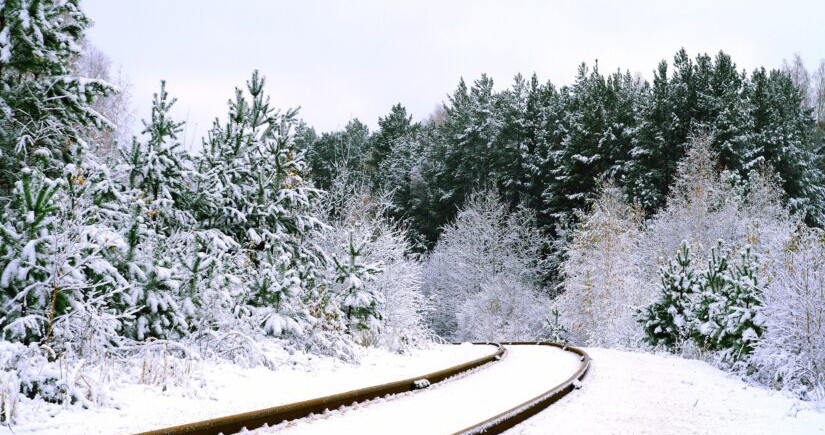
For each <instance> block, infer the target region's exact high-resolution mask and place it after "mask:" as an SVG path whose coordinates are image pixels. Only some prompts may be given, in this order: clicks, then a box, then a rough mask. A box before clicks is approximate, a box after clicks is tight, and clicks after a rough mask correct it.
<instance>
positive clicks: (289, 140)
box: [195, 71, 322, 338]
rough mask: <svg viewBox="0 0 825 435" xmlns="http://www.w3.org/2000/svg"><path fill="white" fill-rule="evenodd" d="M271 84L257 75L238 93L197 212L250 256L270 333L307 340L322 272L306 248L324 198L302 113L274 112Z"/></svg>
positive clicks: (255, 301) (254, 297) (256, 298)
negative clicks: (298, 128) (302, 139)
mask: <svg viewBox="0 0 825 435" xmlns="http://www.w3.org/2000/svg"><path fill="white" fill-rule="evenodd" d="M264 84H265V81H264V79H263V78H262V77H261V76H260V75H259V74H258V72H257V71H256V72H254V73H253V75H252V78H251V79H250V80H249V81H248V82H247V89H246V91H247V92H246V93H245V92H243V91H242V90H240V89H237V90H236V92H235V100H234V101H231V102H230V104H229V114H228V118H227V121H226V123H225V124H224V125H221V123H220V122H219V121H215V124H214V126H213V128H212V130H211V131H210V132H209V136H208V138H207V140H206V141H205V144H204V151H203V153H202V155H201V156H200V158H199V159H198V172H199V176H198V177H199V178H198V185H197V186H196V191H197V192H199V193H200V196H199V197H198V198H197V202H196V206H195V210H196V214H197V216H198V220H199V221H200V222H202V226H203V228H204V229H215V230H219V231H221V232H222V233H224V234H226V235H229V236H231V237H232V239H234V240H235V241H236V242H238V244H239V245H240V246H241V247H242V248H243V249H244V252H245V256H246V258H247V261H248V269H247V272H246V273H245V279H247V280H248V281H247V283H246V284H247V288H248V289H249V294H248V296H247V297H246V301H245V303H246V304H247V306H248V307H249V308H250V315H252V316H253V317H254V318H256V319H258V320H257V321H258V322H259V323H260V325H261V327H262V328H263V330H264V331H265V332H267V333H270V334H273V335H281V334H284V333H291V334H293V336H296V337H299V338H300V336H302V335H303V334H304V331H305V328H306V327H307V322H309V320H310V319H309V318H308V313H307V311H306V310H305V307H304V299H311V298H312V294H311V292H310V290H311V289H312V288H313V287H314V286H315V285H316V283H315V282H314V281H315V280H316V277H317V268H318V267H321V266H322V265H321V263H320V261H321V260H320V259H319V257H318V255H316V253H315V252H314V251H313V250H312V249H309V248H308V247H307V246H305V245H304V242H303V238H304V236H305V235H306V234H307V233H308V232H310V231H312V230H313V229H314V228H316V227H318V226H319V225H320V222H319V221H318V219H317V218H316V217H314V216H313V215H312V214H311V213H310V206H311V204H312V202H313V201H314V198H316V197H317V195H318V191H317V190H315V189H312V188H310V187H309V186H308V185H307V182H306V181H305V180H304V177H305V175H306V173H305V170H306V169H305V164H304V161H303V156H302V155H301V154H299V153H296V150H295V149H294V142H293V128H294V126H295V123H296V121H295V115H296V112H295V111H294V110H290V111H287V112H284V113H281V112H279V111H276V110H275V109H273V108H272V107H271V106H270V103H269V98H268V97H267V96H266V95H265V93H264Z"/></svg>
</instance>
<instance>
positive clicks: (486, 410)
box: [252, 346, 580, 435]
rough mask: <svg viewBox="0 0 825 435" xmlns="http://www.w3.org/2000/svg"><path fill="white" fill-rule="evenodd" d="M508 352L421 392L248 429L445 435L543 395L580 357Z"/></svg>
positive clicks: (547, 351)
mask: <svg viewBox="0 0 825 435" xmlns="http://www.w3.org/2000/svg"><path fill="white" fill-rule="evenodd" d="M507 352H508V353H507V356H506V357H505V358H503V359H502V360H501V361H499V362H496V363H493V364H491V365H489V366H485V367H483V368H481V369H479V370H476V371H473V372H471V373H469V374H466V375H463V376H460V377H459V378H458V379H455V380H450V381H447V382H445V383H441V384H436V385H433V386H431V387H429V388H427V389H425V390H423V391H416V392H412V393H405V394H401V395H396V396H392V397H390V398H384V399H377V400H375V401H372V402H370V403H369V404H367V405H359V406H357V407H354V408H349V409H344V410H336V411H332V412H329V413H326V414H324V415H322V416H314V417H312V418H309V419H302V420H297V421H294V422H287V423H282V424H280V425H278V426H276V427H275V428H264V429H259V430H256V431H252V433H255V434H269V433H277V434H283V435H300V434H327V433H329V434H332V433H340V434H361V435H366V434H389V433H392V434H395V435H401V434H449V433H453V432H456V431H459V430H462V429H465V428H467V427H469V426H472V425H474V424H477V423H480V422H482V421H484V420H486V419H488V418H490V417H493V416H495V415H497V414H500V413H502V412H505V411H507V410H509V409H511V408H513V407H516V406H518V405H521V404H522V403H524V402H526V401H528V400H530V399H532V398H534V397H536V396H538V395H540V394H542V393H544V392H545V391H547V390H549V389H551V388H553V387H555V386H556V385H558V384H560V383H562V382H563V381H565V380H566V379H567V378H568V377H570V375H571V374H573V373H574V372H575V371H576V369H578V367H579V365H580V362H579V358H578V355H575V354H572V353H570V352H566V351H563V350H561V349H559V348H555V347H549V346H507ZM539 380H540V381H539Z"/></svg>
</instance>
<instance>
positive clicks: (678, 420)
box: [507, 349, 825, 435]
mask: <svg viewBox="0 0 825 435" xmlns="http://www.w3.org/2000/svg"><path fill="white" fill-rule="evenodd" d="M586 350H587V352H588V353H589V354H590V356H591V357H592V358H593V363H592V366H591V369H590V372H589V373H588V375H587V377H586V378H585V381H584V386H583V388H582V389H580V390H576V391H574V392H573V393H571V394H570V395H568V396H567V397H565V398H564V399H562V400H561V401H559V402H557V403H556V404H554V405H552V406H551V407H550V408H548V409H546V410H545V411H543V412H541V413H540V414H538V415H536V416H534V417H533V418H531V419H529V420H527V421H526V422H524V423H522V424H520V425H519V426H517V427H515V428H513V429H512V430H510V431H508V432H507V433H508V434H513V435H516V434H522V435H527V434H530V435H532V434H547V433H559V434H573V433H575V434H584V435H591V434H592V435H600V434H605V435H606V434H615V435H623V434H652V435H667V434H679V435H681V434H714V435H728V434H730V435H738V434H747V435H759V434H765V435H779V434H788V435H808V434H812V435H815V434H825V413H823V412H818V411H816V410H815V406H814V405H813V404H811V403H810V402H802V401H799V400H796V399H793V398H790V397H788V396H787V395H786V394H783V393H780V392H774V391H771V390H767V389H764V388H760V387H755V386H751V385H748V384H746V383H745V382H742V381H740V380H738V379H736V378H735V377H733V376H731V375H729V374H727V373H725V372H723V371H720V370H717V369H715V368H713V367H711V366H709V365H708V364H705V363H703V362H700V361H694V360H687V359H682V358H677V357H674V356H668V355H651V354H644V353H632V352H621V351H616V350H606V349H586Z"/></svg>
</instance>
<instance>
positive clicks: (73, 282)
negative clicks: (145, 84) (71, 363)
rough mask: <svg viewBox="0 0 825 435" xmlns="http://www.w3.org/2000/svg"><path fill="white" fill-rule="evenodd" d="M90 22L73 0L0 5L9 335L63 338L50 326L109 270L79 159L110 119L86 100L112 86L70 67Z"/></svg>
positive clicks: (0, 175) (1, 184)
mask: <svg viewBox="0 0 825 435" xmlns="http://www.w3.org/2000/svg"><path fill="white" fill-rule="evenodd" d="M88 24H89V20H88V19H87V18H86V16H85V15H84V14H83V12H82V11H81V10H80V9H79V7H78V2H77V1H75V0H66V1H50V0H42V1H34V0H20V1H13V2H4V3H2V5H0V205H2V206H3V208H4V209H5V210H4V212H3V215H2V217H0V226H2V228H3V237H2V239H3V241H2V245H3V247H2V251H3V253H2V260H0V269H2V271H3V272H2V276H3V277H5V279H4V280H3V282H2V284H3V285H2V287H3V289H4V292H3V298H2V301H0V303H1V305H0V306H2V307H3V308H2V309H3V312H4V320H3V327H4V328H5V330H4V335H5V336H6V337H7V338H10V339H13V340H23V341H42V342H48V341H61V340H63V338H65V337H60V340H57V338H56V337H54V334H55V324H56V323H58V322H59V321H60V320H61V318H62V316H63V315H65V314H67V313H69V312H70V311H71V310H72V309H76V308H81V307H82V304H83V301H84V299H85V298H86V295H87V294H86V292H87V291H95V289H98V288H100V287H99V286H98V285H99V284H100V281H99V280H100V279H103V280H106V279H108V278H112V277H113V276H112V275H111V274H110V272H111V269H109V267H108V266H107V265H106V263H105V261H104V260H103V259H102V258H101V257H100V255H99V254H100V252H101V250H105V249H108V248H109V247H110V246H109V245H108V242H106V241H105V240H102V239H98V238H97V237H98V236H100V235H101V234H108V233H109V232H108V229H107V228H106V225H105V224H100V222H99V217H98V216H95V217H92V216H89V215H88V213H87V212H88V210H87V207H88V205H89V204H88V203H87V200H88V197H87V196H86V195H87V194H88V190H87V187H88V183H87V179H88V178H89V177H91V176H92V174H90V173H89V172H88V171H90V170H94V168H93V167H92V166H93V165H89V164H87V162H88V161H89V159H84V151H85V148H86V141H85V138H86V137H85V134H86V133H87V132H88V131H89V128H90V127H103V126H107V125H109V123H108V122H107V120H106V119H104V118H103V116H101V115H100V114H99V113H97V112H95V111H94V110H93V109H92V108H91V103H92V101H93V100H94V98H96V97H98V96H101V95H105V94H107V93H109V92H111V91H112V88H111V86H109V85H108V84H106V83H105V82H103V81H100V80H89V79H83V78H79V77H77V76H75V75H74V74H73V73H72V65H71V61H72V59H73V58H74V57H75V56H77V55H78V54H79V42H80V41H81V40H82V37H83V33H84V31H85V29H86V27H87V26H88ZM91 160H93V159H91ZM104 238H105V237H104ZM94 275H110V276H109V277H108V278H101V277H100V276H98V277H95V276H94Z"/></svg>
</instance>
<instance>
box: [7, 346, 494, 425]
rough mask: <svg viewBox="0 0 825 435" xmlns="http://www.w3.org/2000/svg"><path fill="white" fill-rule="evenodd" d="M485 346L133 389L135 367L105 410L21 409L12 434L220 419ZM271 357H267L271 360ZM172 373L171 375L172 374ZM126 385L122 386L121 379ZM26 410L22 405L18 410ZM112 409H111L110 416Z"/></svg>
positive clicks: (291, 363) (448, 361)
mask: <svg viewBox="0 0 825 435" xmlns="http://www.w3.org/2000/svg"><path fill="white" fill-rule="evenodd" d="M494 351H495V348H493V347H491V346H476V345H470V344H465V345H459V346H455V345H434V346H433V347H432V348H429V349H421V350H415V351H411V352H410V353H409V354H408V355H399V354H394V353H388V352H386V351H381V350H377V349H374V348H361V355H360V356H361V361H360V363H359V365H351V364H346V363H342V362H340V361H336V360H334V359H332V358H327V357H318V356H312V355H306V354H294V355H287V354H286V353H285V352H281V353H279V352H278V351H277V350H275V349H269V354H270V355H271V356H272V357H273V359H275V360H279V361H280V363H281V365H280V366H278V367H277V368H276V369H275V370H274V371H273V370H269V369H266V368H264V367H255V368H246V369H245V368H242V367H240V366H238V365H235V364H230V363H221V364H216V363H206V362H194V361H187V362H186V363H185V364H184V366H183V367H180V368H178V369H180V370H181V371H182V372H183V373H184V376H188V377H189V378H188V382H185V383H183V385H180V386H176V385H171V384H170V385H167V386H166V387H162V386H159V385H143V384H139V383H137V379H139V378H140V375H141V369H142V368H141V367H140V366H139V365H137V366H136V367H132V370H131V371H130V372H131V373H129V372H127V373H126V374H124V375H123V377H124V379H122V381H121V382H113V384H116V385H114V386H113V387H112V391H111V392H110V395H111V397H110V398H109V402H110V406H109V407H99V408H93V409H82V408H81V407H80V406H77V405H72V406H68V407H67V408H65V409H64V408H62V407H61V406H58V405H49V404H44V403H42V402H39V403H38V404H35V403H33V402H30V401H29V402H27V403H21V404H20V405H19V406H20V408H21V409H19V412H20V413H21V415H20V416H19V420H21V424H19V425H17V426H14V427H13V429H14V432H15V433H16V434H19V435H22V434H38V435H72V434H83V435H95V434H107V435H108V434H114V433H135V432H142V431H147V430H153V429H159V428H162V427H168V426H174V425H179V424H183V423H188V422H193V421H199V420H205V419H209V418H215V417H222V416H225V415H229V414H237V413H241V412H246V411H252V410H256V409H263V408H268V407H272V406H277V405H282V404H286V403H291V402H296V401H301V400H306V399H311V398H315V397H320V396H325V395H330V394H335V393H340V392H343V391H349V390H353V389H357V388H362V387H366V386H371V385H375V384H380V383H386V382H390V381H394V380H398V379H403V378H411V377H415V376H419V375H422V374H425V373H430V372H433V371H436V370H441V369H443V368H446V367H451V366H454V365H457V364H460V363H463V362H466V361H470V360H473V359H476V358H480V357H482V356H485V355H489V354H491V353H493V352H494ZM273 354H274V355H273ZM173 370H175V369H173ZM130 375H131V376H133V378H132V379H126V377H127V376H130ZM24 405H25V406H24ZM114 406H118V409H115V408H114Z"/></svg>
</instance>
